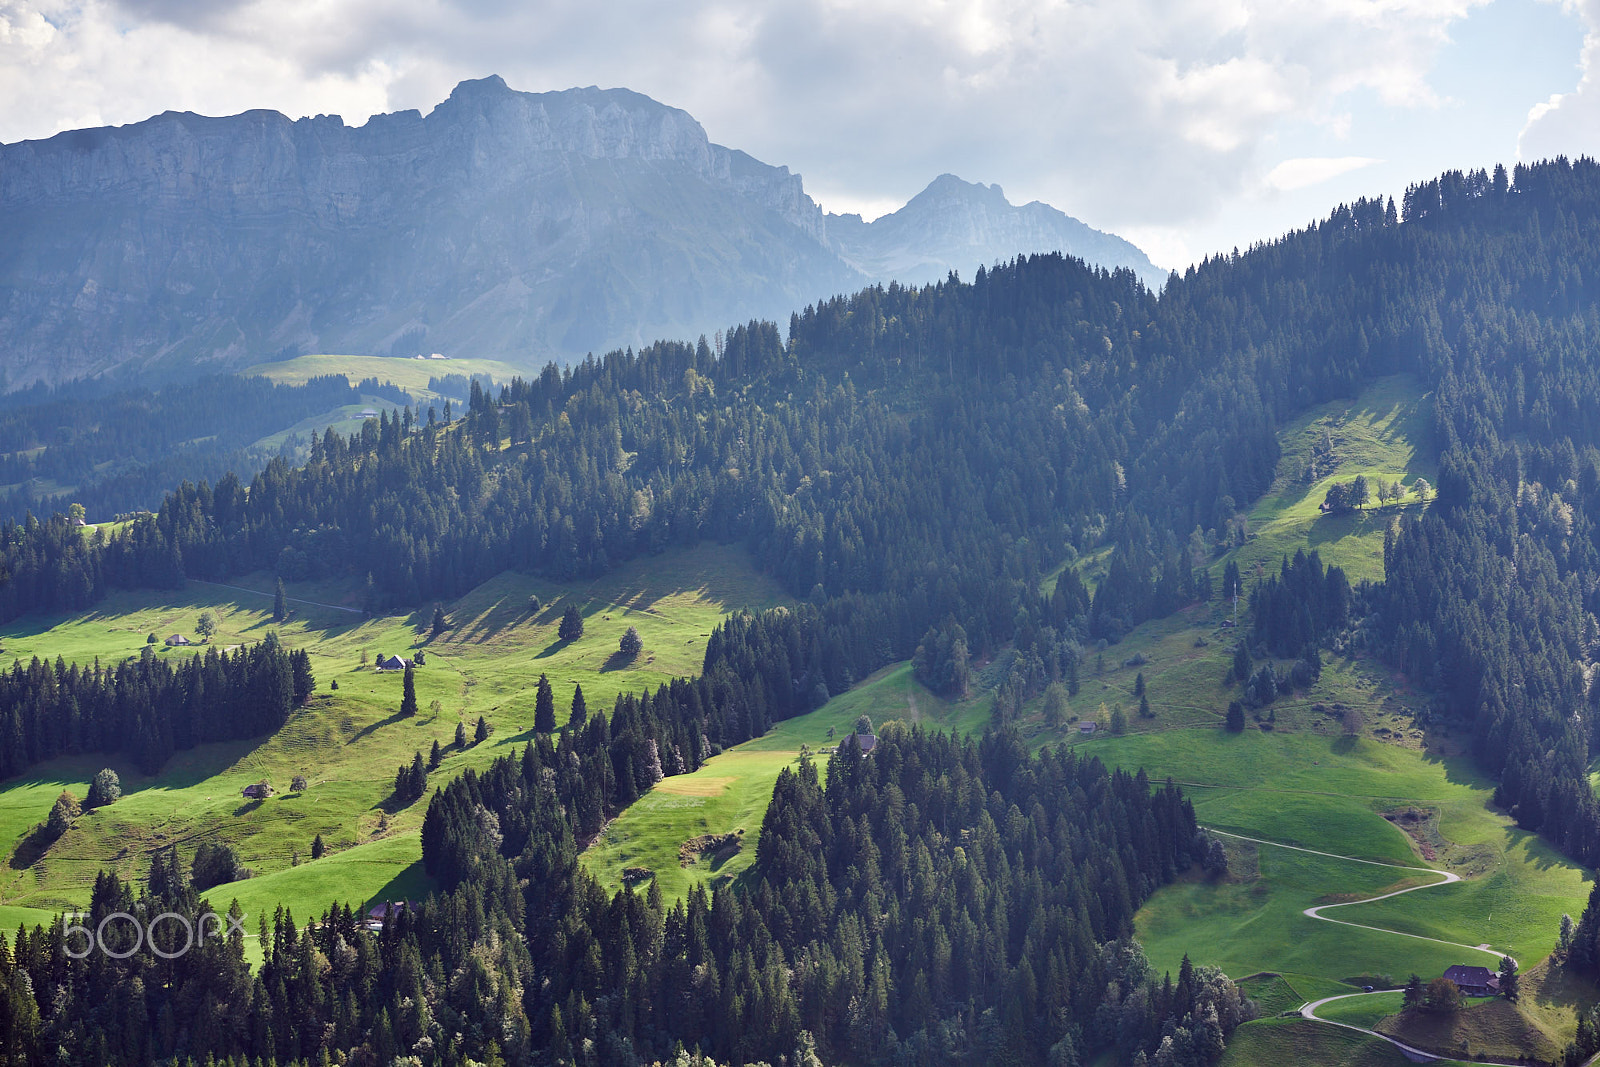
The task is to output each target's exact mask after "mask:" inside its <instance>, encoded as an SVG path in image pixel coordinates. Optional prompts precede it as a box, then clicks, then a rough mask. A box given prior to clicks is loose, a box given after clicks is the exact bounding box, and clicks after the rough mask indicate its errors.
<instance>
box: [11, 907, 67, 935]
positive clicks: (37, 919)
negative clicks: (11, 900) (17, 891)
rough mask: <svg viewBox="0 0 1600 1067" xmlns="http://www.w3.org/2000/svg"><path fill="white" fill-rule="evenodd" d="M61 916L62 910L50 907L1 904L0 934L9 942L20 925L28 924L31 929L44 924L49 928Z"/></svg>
mask: <svg viewBox="0 0 1600 1067" xmlns="http://www.w3.org/2000/svg"><path fill="white" fill-rule="evenodd" d="M60 918H61V913H60V912H56V911H51V910H49V909H48V908H19V907H17V906H15V905H12V904H0V935H4V936H5V938H6V940H7V941H8V942H9V941H10V940H11V936H12V935H13V934H15V933H16V931H17V927H19V926H26V927H27V928H28V929H29V930H32V929H33V928H34V927H36V926H42V927H44V928H45V929H46V930H48V929H50V928H51V927H52V926H55V925H56V923H57V921H58V920H59V919H60Z"/></svg>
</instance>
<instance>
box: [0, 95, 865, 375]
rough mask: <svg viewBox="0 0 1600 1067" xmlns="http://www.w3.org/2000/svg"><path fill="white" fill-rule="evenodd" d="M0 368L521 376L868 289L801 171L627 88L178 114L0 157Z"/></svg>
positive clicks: (29, 145) (64, 137)
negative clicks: (486, 364)
mask: <svg viewBox="0 0 1600 1067" xmlns="http://www.w3.org/2000/svg"><path fill="white" fill-rule="evenodd" d="M0 234H3V235H4V236H3V237H0V373H3V374H4V376H5V384H6V385H7V387H9V388H16V387H18V386H20V385H25V384H27V383H29V382H32V381H35V380H39V379H44V380H49V381H59V380H64V379H69V378H74V377H78V376H81V375H85V374H94V373H99V372H101V371H105V370H108V369H110V368H113V367H116V366H118V365H121V364H124V363H129V362H132V363H134V364H136V365H138V366H142V367H152V368H154V369H158V370H159V369H162V368H166V367H171V368H177V367H181V366H187V365H189V364H211V365H215V366H218V367H236V366H241V365H244V364H248V363H251V362H256V361H259V360H262V359H268V358H273V357H275V356H278V355H283V354H292V353H297V352H304V351H312V350H316V351H331V352H338V351H349V352H366V353H388V352H390V351H391V350H393V351H403V352H406V353H407V354H410V353H411V352H412V351H413V350H417V351H420V350H429V351H447V352H450V353H453V354H457V355H482V356H494V357H498V358H509V359H513V360H519V361H522V362H533V361H542V360H543V359H544V358H547V357H552V356H554V357H561V356H571V355H574V354H578V355H581V354H582V353H584V352H586V351H591V350H595V351H599V350H604V349H606V348H609V347H611V346H614V345H621V344H630V343H632V344H638V343H642V342H645V341H648V340H653V339H654V338H656V337H659V336H689V337H693V336H694V335H695V334H697V333H699V332H701V331H710V330H712V329H715V328H717V327H719V326H725V325H728V324H729V323H732V322H735V321H738V320H742V319H746V318H749V317H751V316H757V315H759V316H767V317H781V318H786V317H787V315H788V313H789V311H790V310H792V309H793V308H794V307H796V306H799V305H801V304H804V303H805V302H807V301H809V300H813V299H815V298H816V297H818V296H819V295H826V294H827V293H832V292H835V291H839V290H845V289H849V288H852V287H855V286H858V285H860V284H861V283H862V282H863V281H864V279H863V278H862V276H861V275H860V274H859V273H857V272H856V271H854V270H852V269H851V268H849V267H848V266H846V265H845V264H843V263H842V262H841V261H840V260H839V259H838V258H837V256H835V255H834V254H833V253H832V251H831V250H829V249H828V248H827V247H826V245H825V243H824V227H823V218H822V212H821V210H820V209H819V208H818V207H817V205H816V204H815V203H813V202H812V201H811V199H810V198H809V197H808V196H806V195H805V192H804V190H803V188H802V186H801V181H800V178H799V176H798V175H794V174H790V173H789V172H788V170H786V169H785V168H782V167H770V166H767V165H765V164H763V163H760V162H758V161H757V160H754V159H752V158H750V157H749V156H747V155H745V154H744V153H742V152H737V151H732V150H729V149H727V148H723V147H722V146H720V145H715V144H712V143H710V141H709V140H708V139H707V138H706V134H705V131H704V130H703V129H702V128H701V127H700V125H699V123H697V122H695V120H694V119H693V118H691V117H690V116H689V115H688V114H686V113H684V112H683V111H680V110H678V109H676V108H670V107H665V106H663V105H661V104H658V103H656V102H655V101H653V100H650V99H649V98H648V97H644V96H641V95H639V94H637V93H632V92H629V91H627V90H621V89H611V90H600V89H593V88H591V89H573V90H568V91H566V92H557V93H519V92H514V91H512V90H511V89H509V88H507V86H506V85H505V83H504V82H502V81H501V80H500V79H499V78H488V79H484V80H482V81H476V82H464V83H463V84H461V85H460V86H458V87H457V88H456V90H455V92H454V93H452V94H451V96H450V99H449V100H447V101H445V102H444V103H442V104H440V105H439V106H438V107H437V108H435V109H434V110H433V112H432V113H431V114H429V115H427V116H426V117H424V116H423V115H421V114H420V113H418V112H416V111H402V112H398V113H395V114H390V115H379V116H376V117H374V118H372V119H371V120H370V121H368V122H367V123H366V124H365V125H363V126H360V127H355V128H353V127H349V126H346V125H345V124H344V123H343V122H342V121H341V120H340V119H339V118H338V117H337V116H318V117H316V118H309V119H302V120H299V121H291V120H289V119H288V118H286V117H284V116H283V115H280V114H277V113H276V112H270V111H252V112H247V113H246V114H243V115H235V116H231V117H228V118H204V117H201V116H198V115H193V114H177V113H171V112H169V113H167V114H163V115H159V116H157V117H155V118H152V119H149V120H148V121H145V122H140V123H136V124H134V125H131V126H125V127H119V128H115V129H97V130H81V131H74V132H71V133H65V134H61V135H60V136H57V137H53V138H51V139H49V140H46V141H32V142H23V143H20V144H13V145H6V146H3V147H0Z"/></svg>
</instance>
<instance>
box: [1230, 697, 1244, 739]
mask: <svg viewBox="0 0 1600 1067" xmlns="http://www.w3.org/2000/svg"><path fill="white" fill-rule="evenodd" d="M1228 730H1229V732H1231V733H1236V734H1238V733H1243V732H1244V705H1243V704H1241V703H1239V702H1238V701H1237V700H1230V701H1229V702H1228Z"/></svg>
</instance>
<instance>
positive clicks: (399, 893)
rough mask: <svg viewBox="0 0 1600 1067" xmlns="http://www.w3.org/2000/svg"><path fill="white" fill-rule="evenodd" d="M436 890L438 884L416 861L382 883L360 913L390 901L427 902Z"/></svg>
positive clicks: (419, 862) (418, 861)
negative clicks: (381, 886) (380, 887)
mask: <svg viewBox="0 0 1600 1067" xmlns="http://www.w3.org/2000/svg"><path fill="white" fill-rule="evenodd" d="M438 889H439V884H438V883H437V882H435V881H434V880H433V879H432V878H431V877H430V876H429V875H428V872H427V871H426V870H424V869H423V867H422V861H421V860H416V861H415V862H413V863H412V864H410V865H409V866H407V867H405V868H404V869H403V870H401V871H400V873H398V874H396V875H395V876H394V877H393V878H391V879H389V881H387V882H386V883H384V886H383V888H382V889H380V890H378V891H377V892H376V893H374V894H373V895H372V898H371V899H370V900H368V901H367V902H366V904H364V905H363V906H362V913H363V914H365V912H366V910H367V909H368V908H371V907H373V906H374V905H376V904H381V903H385V902H387V901H391V900H416V901H423V900H427V899H428V897H429V896H430V895H432V894H433V893H435V892H437V891H438Z"/></svg>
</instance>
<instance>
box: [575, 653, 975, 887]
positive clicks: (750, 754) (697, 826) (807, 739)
mask: <svg viewBox="0 0 1600 1067" xmlns="http://www.w3.org/2000/svg"><path fill="white" fill-rule="evenodd" d="M861 715H866V716H868V717H869V718H871V719H872V722H873V725H874V727H876V726H879V725H882V724H883V723H885V722H889V721H891V720H895V719H899V720H903V721H906V722H921V723H925V724H927V725H929V726H931V727H934V728H938V729H945V730H958V731H962V732H974V731H978V730H981V729H982V727H983V724H985V723H986V722H988V720H989V699H988V698H987V697H983V698H979V699H975V700H971V701H963V702H960V703H952V702H949V701H946V700H943V699H941V698H940V697H937V696H935V695H933V694H932V693H930V692H928V691H927V690H926V689H924V688H923V687H922V686H921V685H920V684H919V683H918V682H917V681H916V679H915V678H913V677H912V676H911V665H910V664H908V663H901V664H896V665H895V666H893V667H888V668H885V669H884V670H881V671H879V672H877V673H876V674H874V675H873V676H872V677H870V678H868V679H866V680H865V681H864V682H862V683H861V684H860V685H858V686H856V687H855V688H853V689H851V690H850V691H849V692H848V693H843V694H841V695H839V696H837V697H834V698H833V699H832V700H830V701H828V703H826V704H824V705H823V706H822V707H820V708H818V709H817V710H816V711H813V712H811V713H810V714H808V715H801V716H798V717H796V718H793V719H789V720H786V721H784V722H780V723H778V724H776V725H775V726H773V727H772V729H771V730H769V731H767V733H766V735H765V736H763V737H758V738H756V739H754V740H752V741H747V742H745V743H744V744H742V745H738V746H736V747H734V748H732V749H729V750H728V751H727V752H724V753H723V754H722V755H720V756H715V757H713V758H711V759H710V760H707V761H706V764H705V765H704V766H703V767H701V768H700V770H698V771H696V772H695V773H694V774H690V775H683V776H681V777H675V778H667V779H665V780H663V781H661V782H660V783H658V784H657V785H656V787H655V788H654V789H652V790H651V791H650V792H649V793H648V794H646V795H645V796H644V797H641V798H640V799H639V800H638V801H637V802H636V803H635V804H633V805H632V806H631V807H629V808H628V810H627V811H625V812H623V813H622V814H621V815H620V816H618V817H617V818H616V819H615V820H614V821H613V822H612V823H611V825H610V826H608V827H607V828H606V831H605V833H604V834H602V835H601V837H600V840H599V841H597V842H596V843H595V844H594V845H593V846H592V847H591V848H589V849H588V850H587V851H586V852H585V853H584V854H583V864H584V866H585V867H587V868H588V869H589V870H590V871H591V872H592V873H593V874H594V875H595V876H596V877H598V878H599V879H600V880H601V881H602V882H604V883H605V884H606V886H607V888H609V889H613V890H614V889H616V888H617V887H618V886H620V885H621V884H622V872H623V869H624V868H627V867H648V868H650V869H651V870H652V871H654V872H655V876H656V879H657V881H659V883H660V885H661V891H662V894H663V895H664V896H666V897H667V898H668V899H671V898H673V897H676V896H681V895H682V894H683V893H685V892H687V891H688V889H689V887H690V886H691V885H693V884H695V883H704V882H709V881H711V880H713V879H720V878H734V877H736V876H737V875H738V874H739V873H740V872H742V871H744V870H746V869H747V868H748V867H749V866H750V864H751V863H752V862H754V860H755V853H756V844H757V842H758V841H759V840H760V837H761V820H762V817H763V815H764V814H765V813H766V810H767V802H768V801H769V800H770V799H771V797H772V786H773V783H774V782H776V781H777V779H778V774H779V772H780V771H782V770H783V768H784V767H786V766H789V765H791V764H794V763H796V762H798V761H799V759H800V753H801V749H802V747H805V748H808V749H809V750H810V751H812V752H820V750H821V749H822V748H824V747H826V746H831V745H834V744H837V743H838V742H839V740H841V739H843V738H844V737H845V735H847V734H848V733H850V732H851V731H852V730H853V729H854V728H855V723H856V719H857V718H858V717H859V716H861ZM830 730H831V731H832V737H830V735H829V731H830ZM725 834H735V835H738V837H739V839H740V840H739V845H738V848H737V849H736V850H735V849H732V848H723V849H721V850H719V851H717V852H714V853H709V854H704V855H701V854H698V853H695V852H693V851H689V852H685V851H683V846H684V845H685V844H686V843H689V842H691V841H692V840H693V839H695V838H699V837H702V836H704V835H725Z"/></svg>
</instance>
